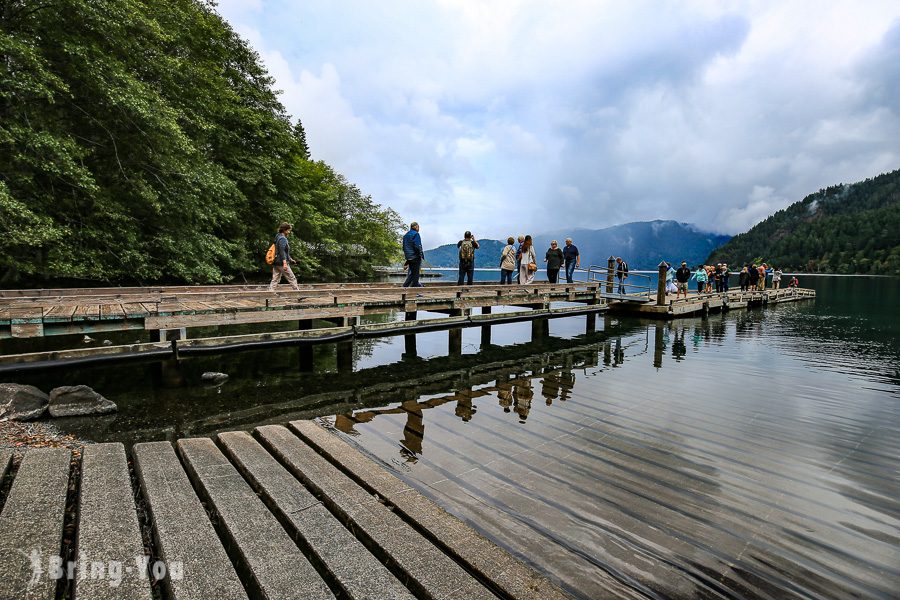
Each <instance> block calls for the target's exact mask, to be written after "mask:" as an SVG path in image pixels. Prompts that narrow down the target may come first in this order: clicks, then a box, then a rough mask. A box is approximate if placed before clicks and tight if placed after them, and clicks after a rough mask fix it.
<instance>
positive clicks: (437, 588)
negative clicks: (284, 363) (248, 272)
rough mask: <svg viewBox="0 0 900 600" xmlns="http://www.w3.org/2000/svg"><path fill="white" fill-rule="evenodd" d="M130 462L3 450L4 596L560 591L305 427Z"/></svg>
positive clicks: (184, 599) (140, 447)
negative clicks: (16, 458) (16, 456)
mask: <svg viewBox="0 0 900 600" xmlns="http://www.w3.org/2000/svg"><path fill="white" fill-rule="evenodd" d="M131 459H132V460H131V465H129V460H128V456H127V455H126V452H125V448H124V447H123V446H122V445H121V444H118V443H111V444H95V445H88V446H85V447H84V449H83V456H82V457H81V458H80V459H73V456H72V454H71V452H70V451H69V450H65V449H59V448H56V449H31V450H28V451H26V453H25V455H24V458H23V459H22V461H21V463H20V464H19V466H18V469H17V470H16V472H15V473H14V474H13V475H9V476H7V471H8V470H9V468H10V452H9V451H0V480H4V481H6V485H4V486H3V488H2V489H3V495H2V496H0V503H2V504H0V506H2V512H0V598H29V599H30V598H47V599H53V598H76V599H77V598H90V599H92V600H96V599H105V598H109V599H113V598H115V599H123V600H128V599H146V600H150V599H151V598H154V597H161V598H171V599H175V600H193V599H197V600H200V599H203V600H206V599H210V598H216V599H217V600H220V599H230V598H248V597H249V598H272V599H274V598H284V599H294V598H335V597H338V598H371V599H384V598H392V599H400V598H435V599H437V598H442V599H443V598H446V599H460V600H463V599H465V600H469V599H473V598H505V599H513V598H525V599H534V600H538V599H542V600H543V599H551V600H553V599H563V598H566V597H567V596H566V595H565V594H564V593H563V592H562V591H561V590H560V589H559V588H557V587H556V586H555V585H553V584H552V583H551V582H549V581H548V580H547V579H545V578H544V577H542V576H540V575H538V574H537V573H535V572H534V571H532V570H531V569H529V568H528V567H526V566H525V565H523V564H522V563H520V562H519V561H518V560H516V559H515V558H514V557H513V556H511V555H510V554H509V553H507V552H506V551H505V550H503V549H501V548H500V547H498V546H496V545H494V544H493V543H492V542H490V541H488V540H487V539H485V538H484V537H482V536H480V535H479V534H478V533H476V532H475V531H474V530H472V529H471V528H469V527H468V526H467V525H465V524H464V523H462V522H461V521H459V520H458V519H456V518H455V517H453V516H451V515H450V514H448V513H446V512H445V511H444V510H442V509H441V508H440V507H438V506H437V505H436V504H434V503H433V502H431V501H430V500H428V499H427V498H425V497H424V496H422V495H420V494H419V493H418V492H416V491H415V490H413V489H412V488H410V487H409V486H408V485H406V484H405V483H403V482H401V481H400V480H399V479H397V478H396V477H394V476H393V475H391V474H390V473H388V472H387V471H386V470H384V469H382V468H381V467H380V466H378V465H377V464H375V463H374V462H372V461H371V460H369V459H368V458H366V457H365V456H363V455H362V454H360V453H359V452H358V451H357V450H355V449H353V448H351V447H350V446H349V445H347V444H346V443H345V442H343V441H342V440H340V439H339V438H338V437H337V436H336V435H334V434H333V433H331V432H329V431H327V430H325V429H324V428H322V427H321V426H320V425H318V424H316V423H314V422H311V421H294V422H291V423H289V424H288V425H287V426H282V425H266V426H262V427H258V428H257V429H256V430H255V431H254V432H253V434H252V435H251V434H250V433H248V432H243V431H234V432H227V433H221V434H219V435H218V436H216V438H215V439H214V440H213V439H209V438H192V439H181V440H178V442H177V443H176V444H175V445H174V446H173V445H172V444H170V443H169V442H149V443H142V444H137V445H135V446H134V448H133V450H132V452H131ZM154 594H158V595H156V596H154Z"/></svg>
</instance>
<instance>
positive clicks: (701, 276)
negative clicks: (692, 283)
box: [691, 265, 706, 294]
mask: <svg viewBox="0 0 900 600" xmlns="http://www.w3.org/2000/svg"><path fill="white" fill-rule="evenodd" d="M691 279H695V280H697V293H698V294H702V293H703V291H704V290H705V289H706V267H705V266H703V265H700V266H699V267H697V270H696V271H695V272H694V274H693V275H691Z"/></svg>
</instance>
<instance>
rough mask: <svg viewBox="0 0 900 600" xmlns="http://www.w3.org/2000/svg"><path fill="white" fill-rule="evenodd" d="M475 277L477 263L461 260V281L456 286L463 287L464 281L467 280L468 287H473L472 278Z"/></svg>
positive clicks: (457, 281) (458, 280)
mask: <svg viewBox="0 0 900 600" xmlns="http://www.w3.org/2000/svg"><path fill="white" fill-rule="evenodd" d="M474 276H475V261H474V260H461V261H459V279H457V280H456V285H462V284H463V279H467V280H468V281H467V282H466V285H472V278H473V277H474Z"/></svg>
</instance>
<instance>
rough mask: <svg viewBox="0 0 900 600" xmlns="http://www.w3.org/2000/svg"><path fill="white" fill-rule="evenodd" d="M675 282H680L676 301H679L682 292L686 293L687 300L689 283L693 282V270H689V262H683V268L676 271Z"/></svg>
mask: <svg viewBox="0 0 900 600" xmlns="http://www.w3.org/2000/svg"><path fill="white" fill-rule="evenodd" d="M675 280H676V281H677V282H678V291H676V292H675V299H676V300H678V296H680V295H681V293H682V292H684V297H685V299H687V294H688V281H690V280H691V270H690V269H688V266H687V262H685V261H681V266H680V267H678V270H677V271H675Z"/></svg>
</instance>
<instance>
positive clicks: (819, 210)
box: [708, 170, 900, 275]
mask: <svg viewBox="0 0 900 600" xmlns="http://www.w3.org/2000/svg"><path fill="white" fill-rule="evenodd" d="M756 258H761V259H763V260H765V261H767V262H768V263H769V264H774V265H777V266H779V267H781V268H782V269H788V270H799V271H808V272H811V273H869V274H874V275H900V170H897V171H893V172H891V173H886V174H884V175H879V176H878V177H875V178H874V179H866V180H865V181H861V182H859V183H854V184H850V185H843V184H839V185H835V186H831V187H829V188H826V189H824V190H819V191H818V192H816V193H815V194H811V195H809V196H807V197H806V198H804V199H803V200H801V201H800V202H796V203H794V204H792V205H791V206H789V207H788V208H786V209H784V210H780V211H778V212H777V213H775V214H774V215H772V216H771V217H769V218H768V219H766V220H765V221H763V222H762V223H759V224H758V225H756V226H754V227H753V228H752V229H750V231H748V232H747V233H742V234H741V235H738V236H735V237H734V238H732V239H731V241H730V242H728V243H727V244H725V245H724V246H722V247H721V248H719V249H717V250H716V251H714V252H713V253H712V254H711V255H710V257H709V259H708V262H710V263H717V262H723V261H724V262H728V264H729V265H732V266H736V265H739V264H744V263H747V262H750V261H753V260H754V259H756Z"/></svg>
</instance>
